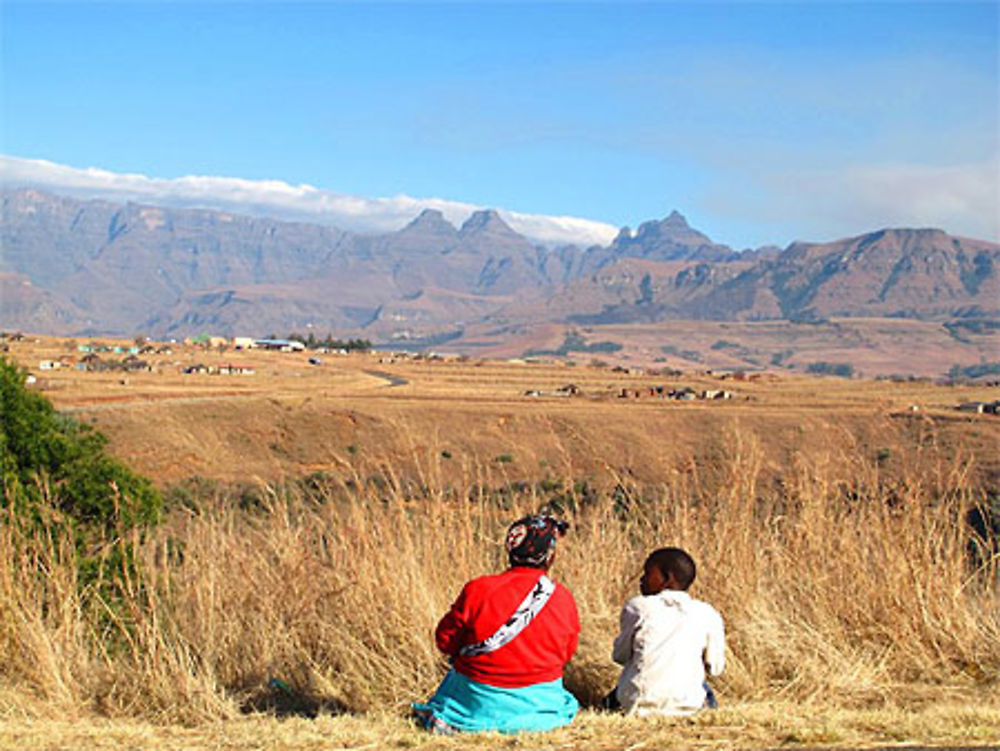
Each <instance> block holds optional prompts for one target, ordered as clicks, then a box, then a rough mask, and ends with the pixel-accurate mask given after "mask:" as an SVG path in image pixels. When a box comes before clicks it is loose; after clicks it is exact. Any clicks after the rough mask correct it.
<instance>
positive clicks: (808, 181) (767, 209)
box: [702, 156, 1000, 243]
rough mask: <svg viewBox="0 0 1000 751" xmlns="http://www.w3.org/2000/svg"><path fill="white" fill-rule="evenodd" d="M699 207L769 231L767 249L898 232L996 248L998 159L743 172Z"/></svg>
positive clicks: (999, 199) (999, 217)
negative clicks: (917, 231)
mask: <svg viewBox="0 0 1000 751" xmlns="http://www.w3.org/2000/svg"><path fill="white" fill-rule="evenodd" d="M702 203H703V205H704V207H706V208H707V209H708V210H709V211H710V212H711V213H712V214H714V215H717V216H718V217H720V220H727V221H729V222H743V223H744V225H745V224H746V223H747V222H750V223H752V224H753V225H755V226H756V227H757V228H758V229H757V230H756V233H757V234H760V228H768V229H767V233H766V234H767V235H768V236H769V237H770V238H771V239H770V240H769V241H770V242H781V243H784V242H788V241H791V240H796V239H797V240H807V241H827V240H833V239H836V238H842V237H848V236H853V235H860V234H863V233H865V232H871V231H874V230H878V229H885V228H899V227H915V228H923V227H934V228H938V229H942V230H944V231H946V232H948V233H950V234H953V235H960V236H964V237H970V238H978V239H982V240H990V241H993V242H1000V208H998V207H1000V157H997V156H995V157H993V158H991V159H986V160H983V161H979V162H973V163H965V164H951V165H945V166H933V165H926V164H913V163H911V164H906V163H892V164H889V163H885V164H846V165H843V166H842V167H840V168H839V169H823V170H820V169H798V170H794V171H793V170H786V171H780V172H778V171H776V172H771V173H765V174H751V173H745V172H744V173H738V174H736V175H735V176H734V178H733V179H731V180H730V181H729V182H728V183H727V184H726V185H724V186H720V187H717V188H715V189H714V190H712V191H710V192H709V193H707V194H706V196H705V198H704V199H703V201H702ZM782 236H784V237H782Z"/></svg>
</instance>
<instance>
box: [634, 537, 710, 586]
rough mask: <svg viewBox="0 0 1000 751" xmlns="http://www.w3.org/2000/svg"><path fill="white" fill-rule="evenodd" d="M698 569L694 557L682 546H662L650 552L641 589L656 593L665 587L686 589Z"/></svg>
mask: <svg viewBox="0 0 1000 751" xmlns="http://www.w3.org/2000/svg"><path fill="white" fill-rule="evenodd" d="M696 573H697V570H696V568H695V565H694V559H693V558H692V557H691V556H690V555H688V554H687V553H686V552H685V551H683V550H681V549H680V548H660V549H659V550H654V551H653V552H652V553H650V554H649V557H648V558H647V559H646V563H645V565H644V566H643V571H642V579H640V580H639V591H640V592H642V594H643V595H646V596H649V595H655V594H658V593H659V592H662V591H663V590H665V589H678V590H686V589H687V588H688V587H690V586H691V582H693V581H694V577H695V574H696Z"/></svg>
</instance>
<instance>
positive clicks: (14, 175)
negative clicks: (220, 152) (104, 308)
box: [0, 155, 617, 246]
mask: <svg viewBox="0 0 1000 751" xmlns="http://www.w3.org/2000/svg"><path fill="white" fill-rule="evenodd" d="M0 182H2V183H3V184H5V185H8V186H32V187H39V188H48V189H50V190H52V191H54V192H58V193H62V194H68V195H73V196H77V197H82V198H103V199H107V200H117V201H138V202H146V203H151V204H156V205H162V206H173V207H179V208H181V207H182V208H207V209H217V210H221V211H231V212H241V213H249V214H256V215H267V216H272V217H275V218H279V219H287V220H296V221H309V222H317V223H321V224H328V225H333V226H336V227H339V228H341V229H347V230H352V231H355V232H391V231H393V230H397V229H400V228H401V227H403V226H404V225H406V223H407V222H409V221H410V220H412V219H413V218H414V217H415V216H416V215H417V214H419V213H420V212H421V211H422V210H423V209H428V208H429V209H437V210H438V211H440V212H441V213H443V214H444V215H445V217H446V218H447V219H448V220H449V221H450V222H452V223H453V224H455V225H460V224H461V223H462V222H463V221H465V219H467V218H468V216H469V214H471V213H472V212H473V211H476V210H478V209H481V208H484V207H482V206H476V205H473V204H470V203H462V202H460V201H448V200H445V199H441V198H412V197H410V196H405V195H403V196H394V197H392V198H365V197H363V196H352V195H346V194H343V193H336V192H333V191H330V190H322V189H320V188H316V187H314V186H312V185H305V184H302V185H289V184H288V183H286V182H282V181H280V180H243V179H240V178H235V177H210V176H202V175H190V176H185V177H178V178H169V179H168V178H158V177H149V176H147V175H141V174H119V173H116V172H109V171H107V170H102V169H98V168H96V167H88V168H86V169H79V168H76V167H70V166H67V165H64V164H56V163H55V162H49V161H46V160H42V159H22V158H19V157H13V156H5V155H0ZM498 212H499V214H500V215H501V216H502V217H503V219H504V221H506V222H507V223H508V224H510V226H511V227H513V228H514V229H515V230H516V231H518V232H520V233H521V234H523V235H525V236H526V237H529V238H530V239H532V240H533V241H535V242H539V243H544V244H549V245H559V244H565V243H575V244H577V245H582V246H587V245H593V244H601V245H607V244H608V243H610V242H611V240H612V239H614V237H615V235H616V234H617V229H616V228H615V227H613V226H611V225H610V224H604V223H602V222H596V221H592V220H590V219H582V218H579V217H570V216H546V215H543V214H521V213H516V212H512V211H506V210H504V209H498Z"/></svg>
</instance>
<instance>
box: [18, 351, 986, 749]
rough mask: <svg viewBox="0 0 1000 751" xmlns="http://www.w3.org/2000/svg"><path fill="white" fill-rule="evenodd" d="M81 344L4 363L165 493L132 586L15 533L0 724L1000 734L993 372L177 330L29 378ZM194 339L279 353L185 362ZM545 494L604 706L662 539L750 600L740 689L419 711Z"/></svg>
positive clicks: (657, 743)
mask: <svg viewBox="0 0 1000 751" xmlns="http://www.w3.org/2000/svg"><path fill="white" fill-rule="evenodd" d="M68 351H69V344H68V343H67V342H65V341H58V340H42V341H40V342H37V343H36V342H34V341H32V340H29V341H22V342H15V343H13V344H12V345H11V352H10V353H9V355H11V356H13V357H15V358H16V359H18V360H19V361H21V362H22V363H24V364H25V365H29V366H31V367H32V369H33V371H34V372H35V373H36V375H37V376H38V378H39V380H38V383H36V384H35V385H34V388H40V389H41V390H43V392H44V393H46V394H47V395H48V396H49V397H50V398H51V399H52V400H53V402H54V403H55V404H56V406H57V407H58V408H60V409H62V410H65V411H67V412H70V413H72V414H74V415H75V416H76V417H78V418H80V419H83V420H85V421H87V422H92V423H94V424H96V425H97V426H98V427H99V428H100V429H101V430H102V431H104V432H106V433H107V434H108V435H109V437H110V438H111V444H110V447H111V449H112V451H113V452H114V453H115V454H116V455H118V456H120V457H122V458H124V459H125V460H126V461H127V462H128V463H129V464H131V465H132V466H133V467H135V468H136V469H138V470H139V471H141V472H143V473H146V474H148V475H149V476H151V477H152V478H154V480H155V481H156V482H157V483H158V484H159V485H160V486H161V487H163V488H165V489H167V490H168V497H170V498H171V499H173V500H172V501H171V505H170V507H169V508H168V510H167V513H166V516H165V519H164V521H163V523H162V524H161V525H160V526H159V527H158V528H156V529H155V530H153V531H151V532H149V533H148V534H146V535H145V536H143V537H142V538H141V539H140V538H139V537H138V536H132V537H129V538H127V539H110V540H108V541H107V542H106V545H107V549H108V550H111V549H113V548H114V546H116V545H125V544H130V545H132V546H134V548H135V549H136V550H137V551H138V556H139V560H140V566H139V568H138V574H136V575H135V576H132V577H125V579H124V580H123V581H122V582H121V583H120V584H119V585H118V592H117V596H116V598H115V600H114V602H111V603H109V602H104V601H102V600H101V599H100V598H96V597H93V596H91V595H92V593H87V592H81V591H80V587H79V586H78V582H77V580H76V573H75V568H74V566H73V565H72V560H71V555H70V552H69V550H68V548H67V543H66V541H65V540H60V539H33V540H26V539H24V537H23V534H22V533H21V532H19V531H18V530H17V529H15V528H14V527H13V526H11V525H0V530H2V539H0V654H2V655H4V657H5V659H4V660H3V661H2V662H0V718H2V719H0V746H3V747H8V746H9V747H19V748H20V747H24V748H67V747H93V748H102V747H103V748H112V747H114V748H118V747H134V748H248V747H249V748H302V749H305V748H382V747H387V748H408V747H414V748H493V747H511V748H519V747H531V748H606V749H625V748H658V747H665V746H678V747H685V748H688V747H690V748H765V747H774V746H782V745H805V746H822V747H830V746H838V747H858V746H862V747H863V746H871V745H877V744H896V743H924V744H945V745H947V744H958V745H979V746H986V745H990V744H993V745H997V744H1000V589H998V581H1000V557H998V555H997V552H996V551H995V550H990V549H989V548H988V547H987V546H983V545H980V546H978V547H976V545H975V540H974V539H973V538H972V537H970V530H969V526H968V524H967V519H968V517H969V514H970V512H974V511H975V509H976V508H977V507H979V506H980V505H981V504H982V503H983V502H984V501H986V500H987V499H988V497H989V494H990V493H995V492H996V488H997V477H998V452H997V451H996V449H997V447H998V446H1000V419H998V418H996V417H995V416H992V415H968V414H965V413H959V412H957V411H956V410H955V407H956V406H957V404H958V403H960V402H962V401H966V400H970V399H982V400H986V399H990V400H992V399H996V398H997V397H998V394H997V389H995V388H988V387H976V388H973V387H949V386H941V385H935V384H931V383H924V382H909V383H892V382H888V381H861V380H846V379H836V378H803V377H780V378H776V379H775V378H769V377H766V376H765V377H762V378H759V379H756V380H734V379H732V378H729V379H727V380H721V379H720V378H719V377H717V376H713V375H710V374H690V375H688V374H685V375H683V376H670V377H667V376H661V375H653V374H650V373H636V372H628V373H626V372H613V371H611V370H609V369H607V368H590V367H583V366H577V367H567V366H563V365H553V364H533V363H508V362H478V361H464V362H447V361H426V360H422V361H413V360H406V359H397V360H396V361H390V359H389V358H386V357H379V356H376V355H349V356H332V355H331V356H321V357H322V358H323V362H322V364H321V365H318V366H316V365H309V364H308V362H307V359H306V357H307V356H306V355H303V354H281V353H259V352H249V353H218V352H210V353H206V352H199V351H196V350H193V349H188V350H185V349H183V348H179V349H178V350H177V351H175V352H174V353H173V354H171V355H169V356H166V355H164V356H157V357H156V358H155V360H154V372H149V373H140V374H129V375H122V374H120V373H81V372H78V371H75V370H56V371H44V372H39V371H37V370H36V369H35V368H36V365H37V363H36V361H40V360H41V359H45V358H50V357H52V356H54V355H55V354H66V353H68ZM196 361H198V362H205V363H214V364H219V363H223V362H230V361H233V362H239V363H246V364H249V365H252V366H253V367H254V368H255V370H256V373H255V374H254V375H252V376H250V375H244V376H221V375H207V374H199V375H194V374H191V375H188V374H182V373H180V372H179V369H180V368H181V367H182V366H183V365H185V364H190V363H193V362H196ZM122 381H125V382H124V383H123V382H122ZM568 384H574V385H576V386H577V387H578V388H579V394H577V395H575V396H556V395H555V394H554V392H555V391H556V390H557V389H559V388H561V387H563V386H566V385H568ZM656 386H664V387H666V388H677V387H681V386H690V387H691V388H693V389H696V390H704V389H727V390H730V391H732V392H733V395H734V398H732V399H728V400H712V401H706V400H694V401H689V402H676V401H671V400H666V399H663V398H661V397H658V396H655V395H652V394H650V393H649V389H650V387H654V389H655V387H656ZM622 389H626V390H627V394H628V395H627V396H626V397H624V398H623V397H621V396H620V394H621V392H622ZM530 390H539V391H541V392H542V393H541V395H538V396H526V395H525V392H526V391H530ZM636 392H638V393H639V396H638V397H637V396H635V393H636ZM914 407H916V409H915V410H914V409H913V408H914ZM194 477H198V478H200V482H201V485H200V486H198V487H200V490H199V489H197V488H196V489H195V490H191V491H190V493H189V495H188V496H184V498H186V500H178V499H180V498H182V496H181V495H177V494H176V492H173V491H170V488H171V487H173V486H176V484H177V483H182V482H184V481H188V482H189V484H190V481H191V479H192V478H194ZM303 477H309V478H310V479H309V481H308V482H302V481H301V479H302V478H303ZM293 480H300V481H298V482H293ZM247 485H249V486H253V487H254V488H255V491H254V493H253V494H251V495H249V496H248V495H247V493H246V490H245V487H246V486H247ZM553 503H555V504H557V505H558V507H559V508H560V509H562V511H563V513H565V514H566V515H567V516H568V517H569V518H570V520H571V522H572V532H571V534H570V536H568V537H567V538H566V540H565V541H564V544H563V545H562V547H561V548H560V552H559V558H558V561H557V564H556V567H555V569H554V575H555V576H556V577H557V578H558V579H560V580H561V581H563V582H564V583H565V584H566V585H567V586H568V587H569V588H570V589H571V590H572V591H573V593H574V595H575V597H576V599H577V602H578V605H579V609H580V613H581V620H582V623H583V635H582V639H581V646H580V650H579V652H578V654H577V656H576V658H575V659H574V660H573V662H572V663H571V664H570V666H569V668H568V670H567V674H566V683H567V686H568V687H569V688H570V689H571V690H572V691H574V693H575V694H576V695H577V696H578V697H579V698H580V699H581V701H582V702H583V703H584V704H585V705H586V704H592V703H593V702H594V701H595V699H596V698H597V697H599V696H601V695H603V693H605V692H606V691H607V690H608V689H609V688H610V686H611V685H613V683H614V680H615V675H616V672H615V667H614V665H613V664H612V663H611V661H610V658H609V651H610V644H611V640H612V639H613V637H614V634H615V630H616V626H617V616H618V610H619V608H620V606H621V603H622V602H623V601H624V599H625V598H627V597H628V596H630V595H631V594H632V593H633V592H634V591H635V589H636V586H637V574H638V569H639V566H640V564H641V562H642V559H643V557H644V555H645V553H646V552H647V551H648V550H650V549H652V548H653V547H658V546H661V545H664V544H679V545H682V546H684V547H686V548H687V549H689V550H690V551H691V552H692V554H693V555H694V556H695V558H696V559H697V560H698V561H699V564H700V566H701V571H700V574H699V579H698V581H697V582H696V583H695V591H694V594H695V596H698V597H701V598H704V599H706V600H708V601H710V602H712V603H713V604H714V605H715V606H716V607H717V608H718V609H719V610H720V612H722V614H723V616H724V618H725V620H726V624H727V632H728V637H729V655H728V662H729V666H728V668H727V671H726V673H725V675H724V676H723V677H722V679H721V680H720V681H719V683H718V686H717V689H718V693H719V695H720V699H721V701H722V704H723V707H724V708H723V710H722V711H719V712H714V713H705V714H702V715H699V716H697V717H695V718H693V719H686V720H672V721H668V720H661V721H639V720H632V719H626V718H619V717H613V716H608V715H603V714H600V713H597V712H594V711H592V710H587V711H585V712H584V713H582V714H581V716H580V717H579V718H578V720H577V721H576V722H575V723H574V724H573V726H571V727H570V728H567V729H565V730H561V731H558V732H556V733H552V734H548V735H544V736H523V737H513V738H500V737H497V736H484V737H479V738H460V739H435V738H431V737H429V736H426V735H423V734H421V733H419V732H417V731H415V730H413V729H411V728H410V727H409V726H408V725H407V723H406V720H405V714H406V707H407V705H408V703H409V702H410V701H412V700H414V699H416V698H421V697H424V696H426V695H427V694H428V693H429V692H430V691H431V690H433V687H434V686H435V685H436V683H437V682H438V681H439V680H440V677H441V675H442V674H443V670H444V663H443V662H442V660H441V659H440V657H439V656H438V655H437V654H436V653H435V650H434V648H433V644H432V639H431V633H432V630H433V627H434V624H435V623H436V621H437V618H438V617H439V616H440V615H441V614H442V613H443V612H444V610H445V608H447V606H448V604H449V603H450V601H451V600H452V599H453V598H454V596H455V595H456V594H457V592H458V590H459V588H460V587H461V585H462V583H463V582H464V581H465V580H467V579H468V578H470V577H472V576H476V575H479V574H483V573H487V572H490V571H494V570H496V569H497V568H498V567H500V566H501V564H502V561H501V557H500V555H499V540H500V538H501V536H502V532H503V529H504V528H505V525H506V523H507V522H508V521H509V520H511V519H513V518H515V516H516V515H519V514H520V513H522V512H524V511H527V510H536V509H537V508H539V507H540V506H542V505H543V504H553ZM29 543H30V544H29ZM970 545H971V546H972V547H970ZM40 569H41V570H44V571H45V572H46V576H45V577H39V576H38V575H37V572H38V571H39V570H40ZM271 678H280V679H281V680H282V681H283V682H284V683H285V684H286V685H287V686H288V687H289V691H288V692H287V693H279V694H277V695H276V694H275V689H274V688H273V685H271V684H269V681H270V679H271ZM269 686H270V687H269ZM282 709H289V710H290V711H292V712H293V714H294V713H296V712H299V713H302V712H304V713H312V712H317V713H318V715H319V716H318V718H317V719H305V718H303V717H290V718H287V719H277V718H276V717H274V716H272V714H268V713H267V712H268V711H270V712H272V713H273V712H274V711H279V713H280V710H282ZM257 710H262V711H264V712H265V713H264V714H261V713H260V712H259V711H257ZM248 711H249V712H250V713H249V714H245V713H246V712H248Z"/></svg>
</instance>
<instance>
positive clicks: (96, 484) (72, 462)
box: [0, 358, 161, 572]
mask: <svg viewBox="0 0 1000 751" xmlns="http://www.w3.org/2000/svg"><path fill="white" fill-rule="evenodd" d="M26 375H27V374H26V372H25V371H24V370H23V369H21V368H19V367H17V366H16V365H14V364H13V363H10V362H8V361H7V360H5V359H3V358H0V483H2V487H3V494H2V497H0V509H4V510H9V513H8V514H7V515H6V516H5V518H6V519H7V520H12V521H13V522H15V523H17V524H18V525H19V526H21V527H22V528H27V529H32V528H35V529H42V528H45V529H48V528H52V527H56V528H58V527H66V528H68V529H69V530H71V532H72V536H73V539H74V545H75V548H76V551H77V555H78V558H79V563H80V565H81V570H82V571H84V572H86V571H88V570H90V569H91V568H92V567H93V566H92V564H93V561H88V560H87V559H89V558H91V557H93V556H95V555H97V553H95V552H94V551H95V545H96V544H98V543H99V542H100V541H103V540H107V539H109V538H112V537H114V536H116V535H120V534H121V533H122V532H123V531H124V530H126V529H131V528H134V527H137V526H142V525H147V524H151V523H153V522H155V521H156V520H157V518H158V515H159V511H160V505H161V499H160V495H159V493H157V492H156V490H155V489H154V488H153V486H152V484H151V483H150V482H149V480H147V479H145V478H143V477H140V476H139V475H137V474H135V473H134V472H132V471H131V470H130V469H129V468H128V467H126V466H125V465H123V464H122V463H121V462H119V461H117V460H115V459H113V458H111V457H110V456H108V455H107V454H105V453H104V447H105V444H106V443H107V439H106V438H105V437H104V436H103V435H101V434H100V433H98V432H97V431H95V430H93V429H92V428H91V427H90V426H87V425H83V424H82V423H79V422H77V421H76V420H74V419H72V418H70V417H67V416H65V415H61V414H59V413H58V412H56V410H55V409H54V408H53V406H52V404H51V403H50V402H49V401H48V399H46V398H45V397H44V396H42V395H41V394H37V393H34V392H31V391H29V390H28V389H26V388H25V386H24V383H25V376H26Z"/></svg>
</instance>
